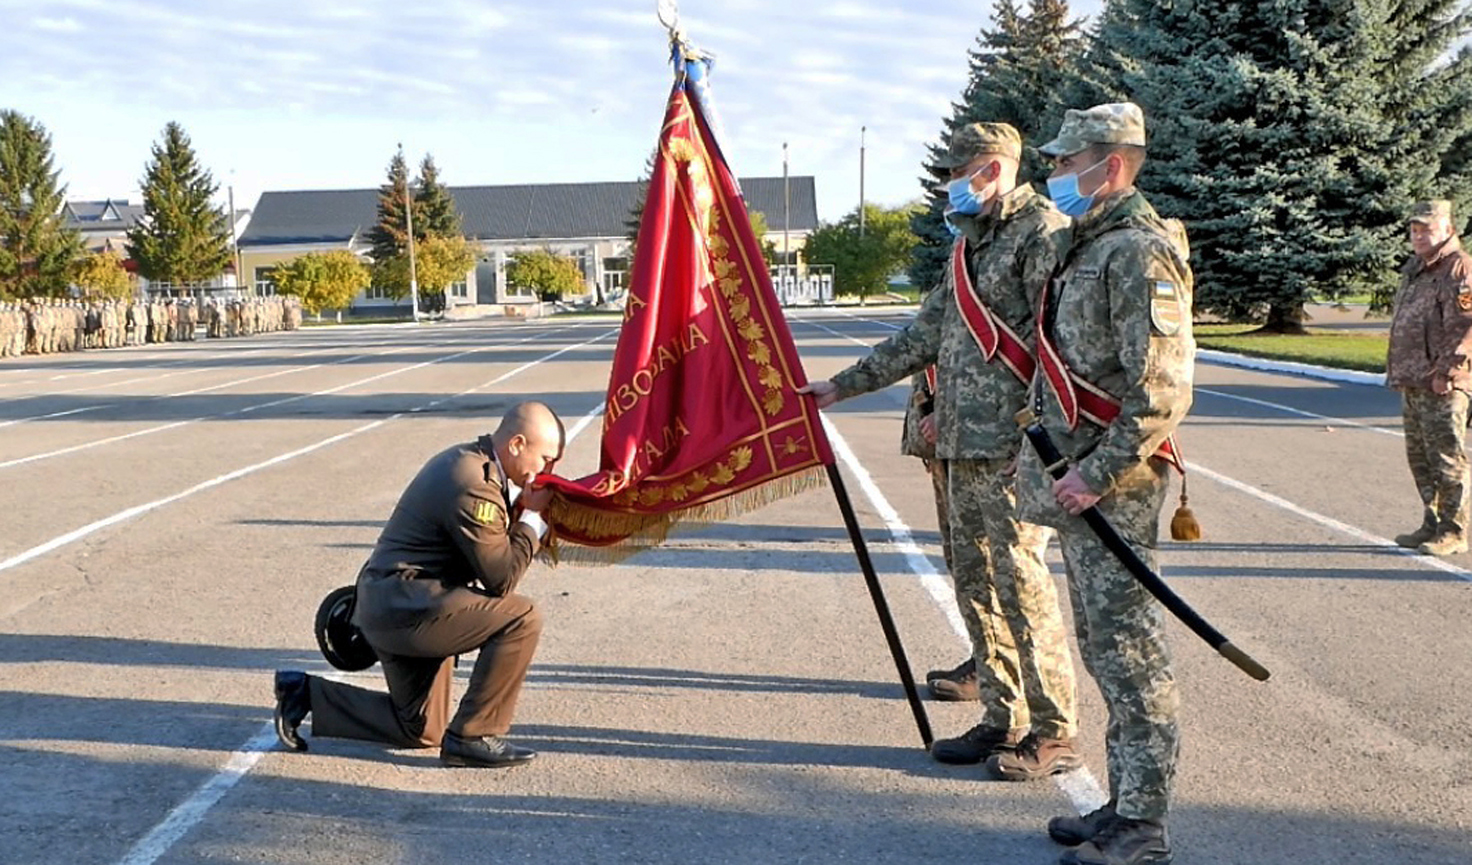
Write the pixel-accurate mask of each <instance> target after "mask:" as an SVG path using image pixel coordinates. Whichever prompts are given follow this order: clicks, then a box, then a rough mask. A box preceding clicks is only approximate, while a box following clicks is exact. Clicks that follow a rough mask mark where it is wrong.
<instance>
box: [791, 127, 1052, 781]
mask: <svg viewBox="0 0 1472 865" xmlns="http://www.w3.org/2000/svg"><path fill="white" fill-rule="evenodd" d="M1021 156H1022V139H1021V136H1019V135H1018V133H1017V130H1016V129H1014V128H1012V127H1011V126H1009V125H1007V124H1005V123H973V124H969V125H967V126H964V127H962V128H960V129H958V130H956V132H955V133H954V134H953V135H952V137H951V145H950V150H949V152H948V153H947V156H946V158H945V160H944V161H943V162H942V163H941V167H942V168H946V169H949V170H950V173H951V183H950V184H949V186H948V194H949V197H950V208H949V209H948V211H947V216H946V220H947V222H948V224H949V225H950V226H951V227H952V230H953V232H954V233H955V234H956V236H957V239H956V244H955V246H954V247H953V250H952V255H951V261H950V263H949V265H948V266H947V268H946V270H945V272H944V277H943V281H942V283H941V287H940V289H939V290H937V291H934V292H932V293H931V294H930V295H929V296H928V297H927V298H926V301H925V304H924V305H923V306H922V307H921V309H920V312H919V314H918V315H916V317H915V319H914V320H913V321H912V322H911V323H910V324H909V325H908V326H906V327H905V328H904V329H903V330H901V331H900V332H898V333H896V334H894V335H893V336H891V337H890V338H889V339H887V340H885V341H884V342H882V343H880V344H879V345H877V346H875V347H874V349H873V350H872V351H871V352H870V353H869V356H868V357H866V358H864V359H863V360H860V361H859V362H858V363H856V364H854V365H853V366H851V367H849V368H848V369H846V370H844V371H843V372H840V373H839V374H838V375H835V376H834V377H833V378H832V379H831V380H829V381H814V382H810V383H809V384H808V385H806V386H805V387H803V388H800V389H799V391H798V392H799V393H812V394H814V395H815V396H816V397H817V402H818V406H819V407H820V408H821V407H824V406H827V405H831V404H833V403H834V402H836V401H837V400H839V399H841V398H845V397H849V396H854V395H857V394H861V393H869V392H872V391H875V390H878V389H879V388H881V387H886V386H888V385H890V384H893V383H894V382H896V381H898V380H899V379H900V378H902V377H904V376H906V375H911V374H914V373H916V372H918V371H920V370H922V369H924V368H925V367H926V366H927V365H928V364H932V363H933V364H935V366H936V390H935V393H936V396H935V403H936V410H935V421H936V431H937V439H936V445H935V454H936V456H937V457H938V458H939V459H940V460H941V461H942V463H943V466H944V469H943V470H944V471H945V475H946V496H945V501H946V505H947V510H948V517H949V522H950V563H951V567H952V578H953V579H954V581H955V584H956V601H957V604H958V605H959V606H960V608H961V609H962V611H963V618H965V619H967V620H968V621H967V624H968V630H970V631H971V633H970V636H971V641H972V649H973V654H972V657H973V658H975V660H976V674H977V688H978V692H979V696H980V701H981V719H980V723H978V724H977V725H976V726H974V727H972V728H971V729H970V730H968V731H966V732H965V733H963V734H962V735H961V736H958V737H956V738H952V739H938V740H936V741H935V742H934V743H933V744H932V745H931V755H932V756H933V757H934V758H935V759H937V760H939V761H941V762H944V763H962V764H968V763H979V762H982V761H986V762H987V768H988V770H989V771H990V772H991V773H992V774H993V775H995V776H997V777H1000V778H1005V779H1007V780H1017V781H1024V780H1032V779H1036V778H1044V777H1047V776H1048V775H1051V774H1054V773H1056V772H1061V771H1066V770H1068V769H1071V768H1075V767H1077V766H1078V765H1080V758H1079V756H1078V754H1077V752H1075V751H1074V749H1073V742H1072V740H1073V736H1074V734H1075V715H1074V699H1075V697H1074V676H1073V659H1072V657H1071V656H1070V654H1069V651H1068V636H1067V633H1066V632H1065V631H1064V628H1063V619H1062V615H1061V613H1060V612H1059V609H1058V596H1057V590H1056V589H1055V588H1054V585H1053V577H1052V575H1051V574H1050V573H1049V572H1048V568H1047V565H1046V564H1044V562H1043V552H1044V550H1045V548H1046V547H1047V540H1048V538H1047V534H1046V531H1045V530H1044V529H1043V528H1041V527H1040V526H1037V525H1028V524H1025V523H1022V522H1020V521H1019V520H1018V518H1017V502H1016V492H1015V485H1014V481H1013V475H1012V467H1013V465H1014V462H1015V460H1016V459H1017V455H1018V452H1019V450H1020V449H1021V447H1022V434H1021V432H1020V431H1019V430H1018V428H1017V422H1016V419H1015V417H1016V414H1017V412H1018V411H1019V410H1020V409H1022V407H1023V406H1024V405H1025V401H1026V395H1027V383H1028V382H1029V381H1031V379H1032V367H1033V360H1032V356H1031V349H1030V347H1029V345H1028V342H1029V340H1030V338H1031V335H1032V325H1033V310H1034V308H1035V307H1034V303H1035V301H1036V298H1037V296H1038V294H1039V293H1041V292H1042V291H1043V288H1044V286H1045V285H1046V284H1047V279H1048V276H1049V275H1050V274H1051V273H1052V272H1053V271H1054V270H1055V269H1056V268H1057V267H1058V266H1059V264H1060V262H1061V257H1062V253H1063V249H1064V247H1065V246H1066V244H1067V227H1068V220H1067V219H1066V218H1064V216H1063V215H1062V214H1060V213H1059V212H1058V210H1057V209H1056V208H1054V207H1053V205H1052V204H1051V203H1049V202H1048V201H1047V200H1046V199H1044V198H1043V197H1042V196H1040V195H1038V194H1037V193H1036V192H1034V191H1033V189H1032V187H1031V186H1029V185H1027V184H1022V185H1018V183H1017V172H1018V166H1019V162H1020V159H1021ZM966 612H969V613H970V615H969V616H968V615H966Z"/></svg>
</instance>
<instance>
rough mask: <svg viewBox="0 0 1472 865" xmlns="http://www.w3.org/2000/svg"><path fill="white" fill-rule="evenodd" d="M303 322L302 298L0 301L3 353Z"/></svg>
mask: <svg viewBox="0 0 1472 865" xmlns="http://www.w3.org/2000/svg"><path fill="white" fill-rule="evenodd" d="M301 323H302V306H301V302H300V300H298V299H297V298H296V297H294V296H278V297H255V298H244V299H234V300H217V299H215V298H209V299H206V300H204V301H203V302H196V301H195V300H193V299H192V298H187V297H186V298H155V299H152V300H138V299H133V300H113V299H108V300H68V299H64V298H54V297H43V298H31V299H29V300H23V301H18V302H6V303H3V304H0V357H14V356H17V355H21V354H51V353H54V352H63V351H78V350H81V349H84V348H121V347H123V346H129V345H144V344H149V343H162V342H192V341H193V340H194V339H195V338H196V337H197V335H198V332H199V326H200V325H204V328H205V335H206V336H208V337H210V338H213V339H219V338H225V337H234V336H251V335H253V334H257V333H269V332H272V331H278V330H296V329H297V328H299V327H301Z"/></svg>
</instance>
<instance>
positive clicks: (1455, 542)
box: [1416, 532, 1467, 556]
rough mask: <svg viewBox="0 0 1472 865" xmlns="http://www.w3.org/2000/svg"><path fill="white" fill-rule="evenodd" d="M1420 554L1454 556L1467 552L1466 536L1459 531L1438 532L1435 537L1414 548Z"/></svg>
mask: <svg viewBox="0 0 1472 865" xmlns="http://www.w3.org/2000/svg"><path fill="white" fill-rule="evenodd" d="M1416 550H1417V551H1419V552H1420V553H1421V554H1422V555H1427V556H1454V555H1456V554H1457V553H1465V552H1467V536H1466V535H1464V534H1462V533H1461V532H1438V533H1437V534H1436V536H1435V537H1433V538H1432V539H1431V540H1429V541H1427V542H1426V543H1424V544H1422V545H1421V546H1419V547H1417V548H1416Z"/></svg>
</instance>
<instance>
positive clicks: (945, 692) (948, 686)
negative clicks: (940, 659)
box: [925, 658, 981, 703]
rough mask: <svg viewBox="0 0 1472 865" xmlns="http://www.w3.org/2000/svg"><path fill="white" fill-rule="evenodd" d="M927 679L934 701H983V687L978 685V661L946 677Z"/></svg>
mask: <svg viewBox="0 0 1472 865" xmlns="http://www.w3.org/2000/svg"><path fill="white" fill-rule="evenodd" d="M932 672H945V671H941V670H935V671H932ZM926 678H927V679H928V681H926V683H925V687H926V689H927V690H929V691H930V696H931V697H933V698H934V699H937V700H944V701H945V702H948V703H974V702H976V701H978V700H980V699H981V686H980V685H978V684H977V678H976V659H974V658H973V659H972V660H970V661H967V662H966V663H964V664H962V665H961V666H959V667H957V668H956V669H954V670H951V671H949V672H947V673H946V675H944V676H939V677H935V678H931V677H929V676H927V677H926Z"/></svg>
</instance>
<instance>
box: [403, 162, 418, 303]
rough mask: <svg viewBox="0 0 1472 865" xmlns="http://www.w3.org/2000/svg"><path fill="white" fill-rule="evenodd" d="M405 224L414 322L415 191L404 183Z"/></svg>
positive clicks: (415, 285) (415, 300) (415, 273)
mask: <svg viewBox="0 0 1472 865" xmlns="http://www.w3.org/2000/svg"><path fill="white" fill-rule="evenodd" d="M404 222H405V224H406V225H407V226H408V228H409V305H410V309H411V310H412V312H413V315H414V320H415V321H418V320H419V274H418V272H417V271H416V269H415V265H414V190H413V189H412V188H411V186H410V184H409V182H408V180H407V179H406V180H405V182H404Z"/></svg>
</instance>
